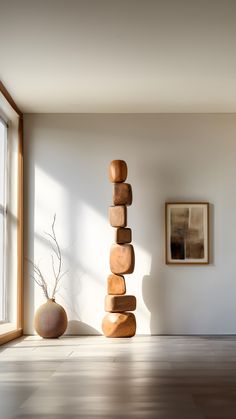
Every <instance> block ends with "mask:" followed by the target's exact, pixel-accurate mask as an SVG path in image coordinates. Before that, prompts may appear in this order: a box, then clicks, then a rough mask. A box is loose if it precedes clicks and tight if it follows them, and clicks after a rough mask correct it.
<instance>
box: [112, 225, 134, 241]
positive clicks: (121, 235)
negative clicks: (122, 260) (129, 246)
mask: <svg viewBox="0 0 236 419" xmlns="http://www.w3.org/2000/svg"><path fill="white" fill-rule="evenodd" d="M131 241H132V231H131V228H123V227H119V228H117V229H116V230H115V242H116V243H119V244H124V243H130V242H131Z"/></svg>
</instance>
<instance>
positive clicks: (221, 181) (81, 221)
mask: <svg viewBox="0 0 236 419" xmlns="http://www.w3.org/2000/svg"><path fill="white" fill-rule="evenodd" d="M24 147H25V148H24V152H25V227H26V234H25V257H26V258H28V257H29V258H31V259H33V258H34V260H35V261H39V260H40V263H41V265H40V266H42V269H44V272H45V273H46V276H47V277H48V278H49V275H51V274H50V269H49V268H50V250H49V248H48V244H47V242H46V241H45V240H44V239H43V238H42V235H43V231H45V230H49V228H50V224H51V221H52V217H53V214H54V213H55V212H56V213H57V224H56V231H57V233H58V239H59V242H60V244H61V247H62V248H63V256H64V261H65V268H66V269H69V272H68V275H67V276H66V277H65V278H64V279H63V280H62V283H61V288H60V292H59V295H58V298H57V300H58V302H60V303H62V304H63V305H64V307H65V308H66V310H67V312H68V316H69V319H70V327H69V330H68V332H74V333H98V332H99V333H100V332H101V328H100V325H101V321H102V317H103V315H104V311H103V300H104V295H105V294H106V277H107V275H108V274H109V263H108V262H109V247H110V244H111V242H112V237H113V235H112V228H111V227H110V226H109V224H108V218H107V212H108V211H107V210H108V206H109V205H110V204H111V196H112V185H111V184H110V183H109V181H108V177H107V167H108V164H109V162H110V161H111V160H112V159H124V160H126V161H127V163H128V166H129V176H128V181H129V182H130V183H131V184H132V187H133V194H134V202H133V205H132V206H131V207H130V208H129V209H128V225H129V226H130V227H132V229H133V239H134V241H133V244H134V247H135V252H136V269H135V272H134V274H132V275H130V276H128V275H127V277H126V278H127V288H128V292H129V293H134V294H135V295H136V297H137V300H138V309H137V311H136V316H137V322H138V330H137V331H138V333H153V334H155V333H170V334H182V333H183V334H184V333H185V334H195V333H196V334H198V333H212V334H214V333H236V304H235V298H236V266H235V260H236V241H235V236H236V186H235V184H236V115H191V114H188V115H184V114H183V115H171V114H170V115H154V114H153V115H152V114H150V115H140V114H139V115H138V114H137V115H112V114H110V115H85V114H84V115H76V114H73V115H26V116H25V145H24ZM183 200H186V201H209V202H210V204H211V211H210V212H211V214H210V215H211V250H212V251H211V253H212V256H211V264H210V265H208V266H182V267H181V266H167V265H165V261H164V260H165V259H164V203H165V201H183ZM43 301H44V299H43V296H41V292H40V289H39V288H38V287H37V286H34V283H33V281H32V280H31V279H30V278H29V270H28V264H27V263H26V265H25V332H26V333H32V332H33V327H32V319H33V313H34V310H35V309H36V308H37V307H38V306H39V304H41V303H42V302H43Z"/></svg>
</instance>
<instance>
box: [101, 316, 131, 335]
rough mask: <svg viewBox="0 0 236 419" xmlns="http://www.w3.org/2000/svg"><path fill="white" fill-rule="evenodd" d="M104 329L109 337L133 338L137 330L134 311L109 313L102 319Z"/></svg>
mask: <svg viewBox="0 0 236 419" xmlns="http://www.w3.org/2000/svg"><path fill="white" fill-rule="evenodd" d="M102 330H103V333H104V335H105V336H106V337H108V338H131V337H132V336H134V335H135V332H136V319H135V315H134V314H133V313H108V314H107V315H106V316H105V317H104V318H103V321H102Z"/></svg>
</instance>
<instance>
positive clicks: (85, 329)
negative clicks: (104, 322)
mask: <svg viewBox="0 0 236 419" xmlns="http://www.w3.org/2000/svg"><path fill="white" fill-rule="evenodd" d="M65 334H66V335H72V336H73V335H79V336H80V335H85V336H86V335H88V336H89V335H94V336H98V335H101V333H100V332H99V331H98V330H96V329H94V327H92V326H89V325H88V324H87V323H84V322H81V321H79V320H69V321H68V326H67V329H66V332H65Z"/></svg>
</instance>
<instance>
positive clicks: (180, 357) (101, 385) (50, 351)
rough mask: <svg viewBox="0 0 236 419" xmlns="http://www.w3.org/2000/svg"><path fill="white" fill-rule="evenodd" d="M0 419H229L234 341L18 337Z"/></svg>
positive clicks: (9, 354) (0, 394)
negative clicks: (43, 338)
mask: <svg viewBox="0 0 236 419" xmlns="http://www.w3.org/2000/svg"><path fill="white" fill-rule="evenodd" d="M0 418H1V419H10V418H11V419H13V418H14V419H23V418H24V419H27V418H28V419H39V418H48V419H62V418H63V419H71V418H83V419H87V418H89V419H90V418H91V419H92V418H96V419H97V418H101V419H106V418H109V419H113V418H117V419H118V418H142V419H148V418H158V419H162V418H163V419H167V418H168V419H203V418H207V419H236V337H165V336H161V337H157V336H152V337H135V338H133V339H106V338H104V337H101V336H99V337H65V338H61V339H58V340H41V339H39V338H38V337H25V338H22V339H18V340H17V341H14V342H11V343H9V344H6V345H5V346H2V347H1V348H0Z"/></svg>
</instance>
